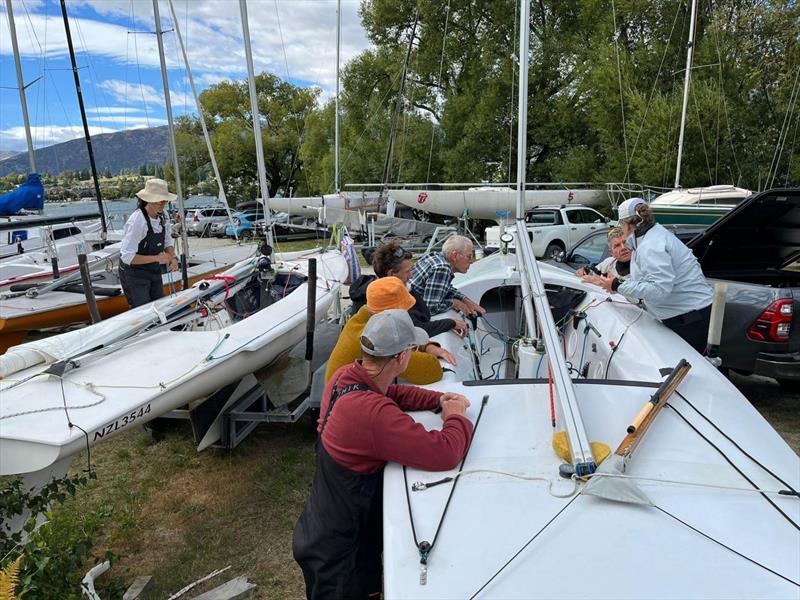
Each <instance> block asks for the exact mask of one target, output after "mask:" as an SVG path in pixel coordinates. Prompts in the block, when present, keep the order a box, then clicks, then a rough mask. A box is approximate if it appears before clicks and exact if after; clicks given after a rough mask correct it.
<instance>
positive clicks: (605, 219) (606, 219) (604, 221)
mask: <svg viewBox="0 0 800 600" xmlns="http://www.w3.org/2000/svg"><path fill="white" fill-rule="evenodd" d="M603 223H605V224H606V225H607V224H609V223H611V219H610V218H608V217H603Z"/></svg>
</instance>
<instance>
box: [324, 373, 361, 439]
mask: <svg viewBox="0 0 800 600" xmlns="http://www.w3.org/2000/svg"><path fill="white" fill-rule="evenodd" d="M338 384H339V380H338V379H337V380H336V383H334V384H333V390H332V391H331V399H330V402H328V410H327V411H325V416H324V417H323V419H322V426H321V427H320V428H319V436H320V437H322V432H323V431H324V430H325V425H327V424H328V417H330V416H331V411H332V410H333V405H334V404H336V401H337V400H338V399H339V398H341V397H342V396H344V395H345V394H349V393H350V392H368V391H369V386H368V385H366V384H363V383H351V384H350V385H346V386H344V387H343V388H342V389H339V388H338V387H337V386H338Z"/></svg>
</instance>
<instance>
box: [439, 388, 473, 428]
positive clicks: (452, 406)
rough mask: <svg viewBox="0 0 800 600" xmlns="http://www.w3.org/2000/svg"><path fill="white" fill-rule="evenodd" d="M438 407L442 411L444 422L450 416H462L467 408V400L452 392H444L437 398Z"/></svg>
mask: <svg viewBox="0 0 800 600" xmlns="http://www.w3.org/2000/svg"><path fill="white" fill-rule="evenodd" d="M439 406H440V407H441V409H442V421H444V420H446V419H447V417H449V416H450V415H462V416H463V415H464V414H466V412H467V408H469V400H468V399H467V397H466V396H464V395H462V394H456V393H454V392H445V393H444V394H442V397H441V398H439Z"/></svg>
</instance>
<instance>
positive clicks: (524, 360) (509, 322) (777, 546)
mask: <svg viewBox="0 0 800 600" xmlns="http://www.w3.org/2000/svg"><path fill="white" fill-rule="evenodd" d="M529 10H530V7H529V2H528V0H522V2H521V11H520V20H519V22H520V23H521V24H522V26H521V27H520V30H521V31H520V47H521V52H520V55H521V56H528V52H527V48H528V35H529V33H528V27H527V24H528V23H529ZM519 89H520V103H519V105H520V114H521V115H523V117H521V118H520V119H519V126H518V127H519V128H518V146H519V151H518V156H519V162H518V169H517V173H518V176H517V178H518V182H519V183H518V197H517V218H518V219H520V220H521V219H522V218H523V215H524V210H525V206H524V201H523V190H524V181H525V155H526V148H525V139H526V135H525V127H526V124H525V120H524V115H526V114H527V113H526V103H527V97H526V96H527V68H521V69H520V87H519ZM520 226H522V223H521V222H520ZM454 284H455V285H456V287H458V288H459V290H460V291H461V292H463V293H465V294H466V295H467V296H468V297H470V298H472V299H474V300H476V301H478V300H479V301H480V303H481V304H482V305H483V306H484V307H485V308H486V309H487V313H486V315H485V316H484V317H481V318H478V319H477V321H476V322H475V323H473V324H470V332H469V334H468V335H467V336H466V337H465V338H463V339H462V338H459V337H458V336H456V335H455V334H452V333H445V334H442V335H441V336H438V337H437V341H439V343H440V344H441V345H442V347H445V348H447V349H448V350H449V351H451V352H452V353H454V354H455V355H456V358H457V367H456V368H455V369H451V371H452V372H447V373H445V378H444V380H443V381H441V382H439V383H437V384H433V385H431V386H427V387H429V388H431V389H435V390H438V391H442V392H444V391H453V392H458V393H461V394H464V395H465V396H467V398H469V400H470V402H471V406H470V408H469V410H468V413H467V416H468V417H469V418H470V419H471V420H472V421H473V424H474V433H473V437H472V442H471V446H470V448H469V450H468V452H467V455H466V456H465V457H464V459H463V461H462V462H461V464H460V465H459V466H458V467H457V468H456V469H453V470H451V471H447V472H437V473H431V472H425V471H420V470H417V469H413V468H404V467H401V466H399V465H396V464H390V465H387V468H386V471H385V474H384V487H383V498H384V504H383V566H384V578H383V583H384V596H385V597H386V598H415V599H422V598H637V599H638V598H659V599H661V598H797V597H798V593H800V495H798V491H797V490H798V489H800V459H798V456H797V455H796V454H795V453H794V452H793V451H792V450H791V449H790V448H789V447H788V445H787V444H786V443H785V442H784V441H783V440H782V439H781V438H780V436H779V435H778V434H777V432H775V431H774V430H773V429H772V428H771V427H770V425H769V424H768V423H767V422H766V421H765V420H764V419H763V418H762V417H761V416H760V415H759V414H758V413H757V411H756V410H755V409H754V408H753V406H752V405H751V404H750V403H749V402H748V401H747V399H746V398H745V397H744V396H743V395H742V394H741V393H740V392H739V391H738V390H737V389H736V388H735V387H734V386H733V385H732V384H731V383H730V382H729V381H728V380H727V379H726V378H725V377H724V376H723V375H722V374H721V373H720V372H719V371H718V370H717V369H716V368H715V367H714V366H713V365H712V364H711V363H710V362H709V361H707V360H706V359H705V358H704V357H703V356H701V355H700V354H698V353H697V352H695V351H694V350H693V349H692V348H691V347H689V346H688V345H687V344H686V343H685V342H684V341H683V340H681V339H680V338H679V337H678V336H676V335H675V334H674V333H672V332H671V331H670V330H668V329H667V328H666V327H664V326H663V325H662V324H661V323H660V322H659V321H658V320H656V319H655V318H654V317H652V316H651V315H650V314H649V313H648V312H647V311H645V310H644V309H643V307H641V306H639V305H638V304H632V303H630V302H629V301H627V300H626V299H624V298H623V297H621V296H619V295H616V294H611V295H609V294H607V293H605V292H604V291H603V290H600V288H597V287H595V286H592V285H589V284H585V283H583V282H582V281H580V280H579V279H578V278H576V277H574V276H573V275H571V274H568V273H566V272H564V271H562V270H559V269H556V268H555V267H552V266H549V265H545V264H537V263H536V261H535V259H534V258H533V254H532V251H531V247H530V241H529V240H528V239H527V237H525V236H523V238H522V239H521V240H519V242H518V244H517V248H516V254H512V253H510V252H509V251H508V249H507V248H506V249H505V251H501V252H498V253H495V254H493V255H491V256H489V257H487V258H484V259H482V260H480V261H478V262H476V263H474V264H473V265H472V266H471V267H470V269H469V271H468V272H467V273H466V274H464V275H461V276H457V277H456V279H455V280H454ZM443 316H444V317H448V316H449V317H452V316H453V315H452V314H449V315H448V314H445V315H443ZM412 416H413V417H414V418H415V419H416V420H417V421H418V422H419V423H421V424H422V425H423V426H424V427H426V428H436V427H440V426H441V418H440V416H438V415H436V414H433V413H428V412H420V413H414V414H412Z"/></svg>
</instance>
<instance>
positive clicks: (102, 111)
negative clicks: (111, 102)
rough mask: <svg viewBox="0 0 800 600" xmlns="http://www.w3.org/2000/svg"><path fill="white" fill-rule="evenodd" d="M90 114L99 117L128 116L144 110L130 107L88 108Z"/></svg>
mask: <svg viewBox="0 0 800 600" xmlns="http://www.w3.org/2000/svg"><path fill="white" fill-rule="evenodd" d="M86 112H87V113H88V114H90V115H91V114H98V115H126V114H130V113H137V112H143V109H141V108H136V107H133V106H131V107H128V106H97V107H88V108H87V109H86Z"/></svg>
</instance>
